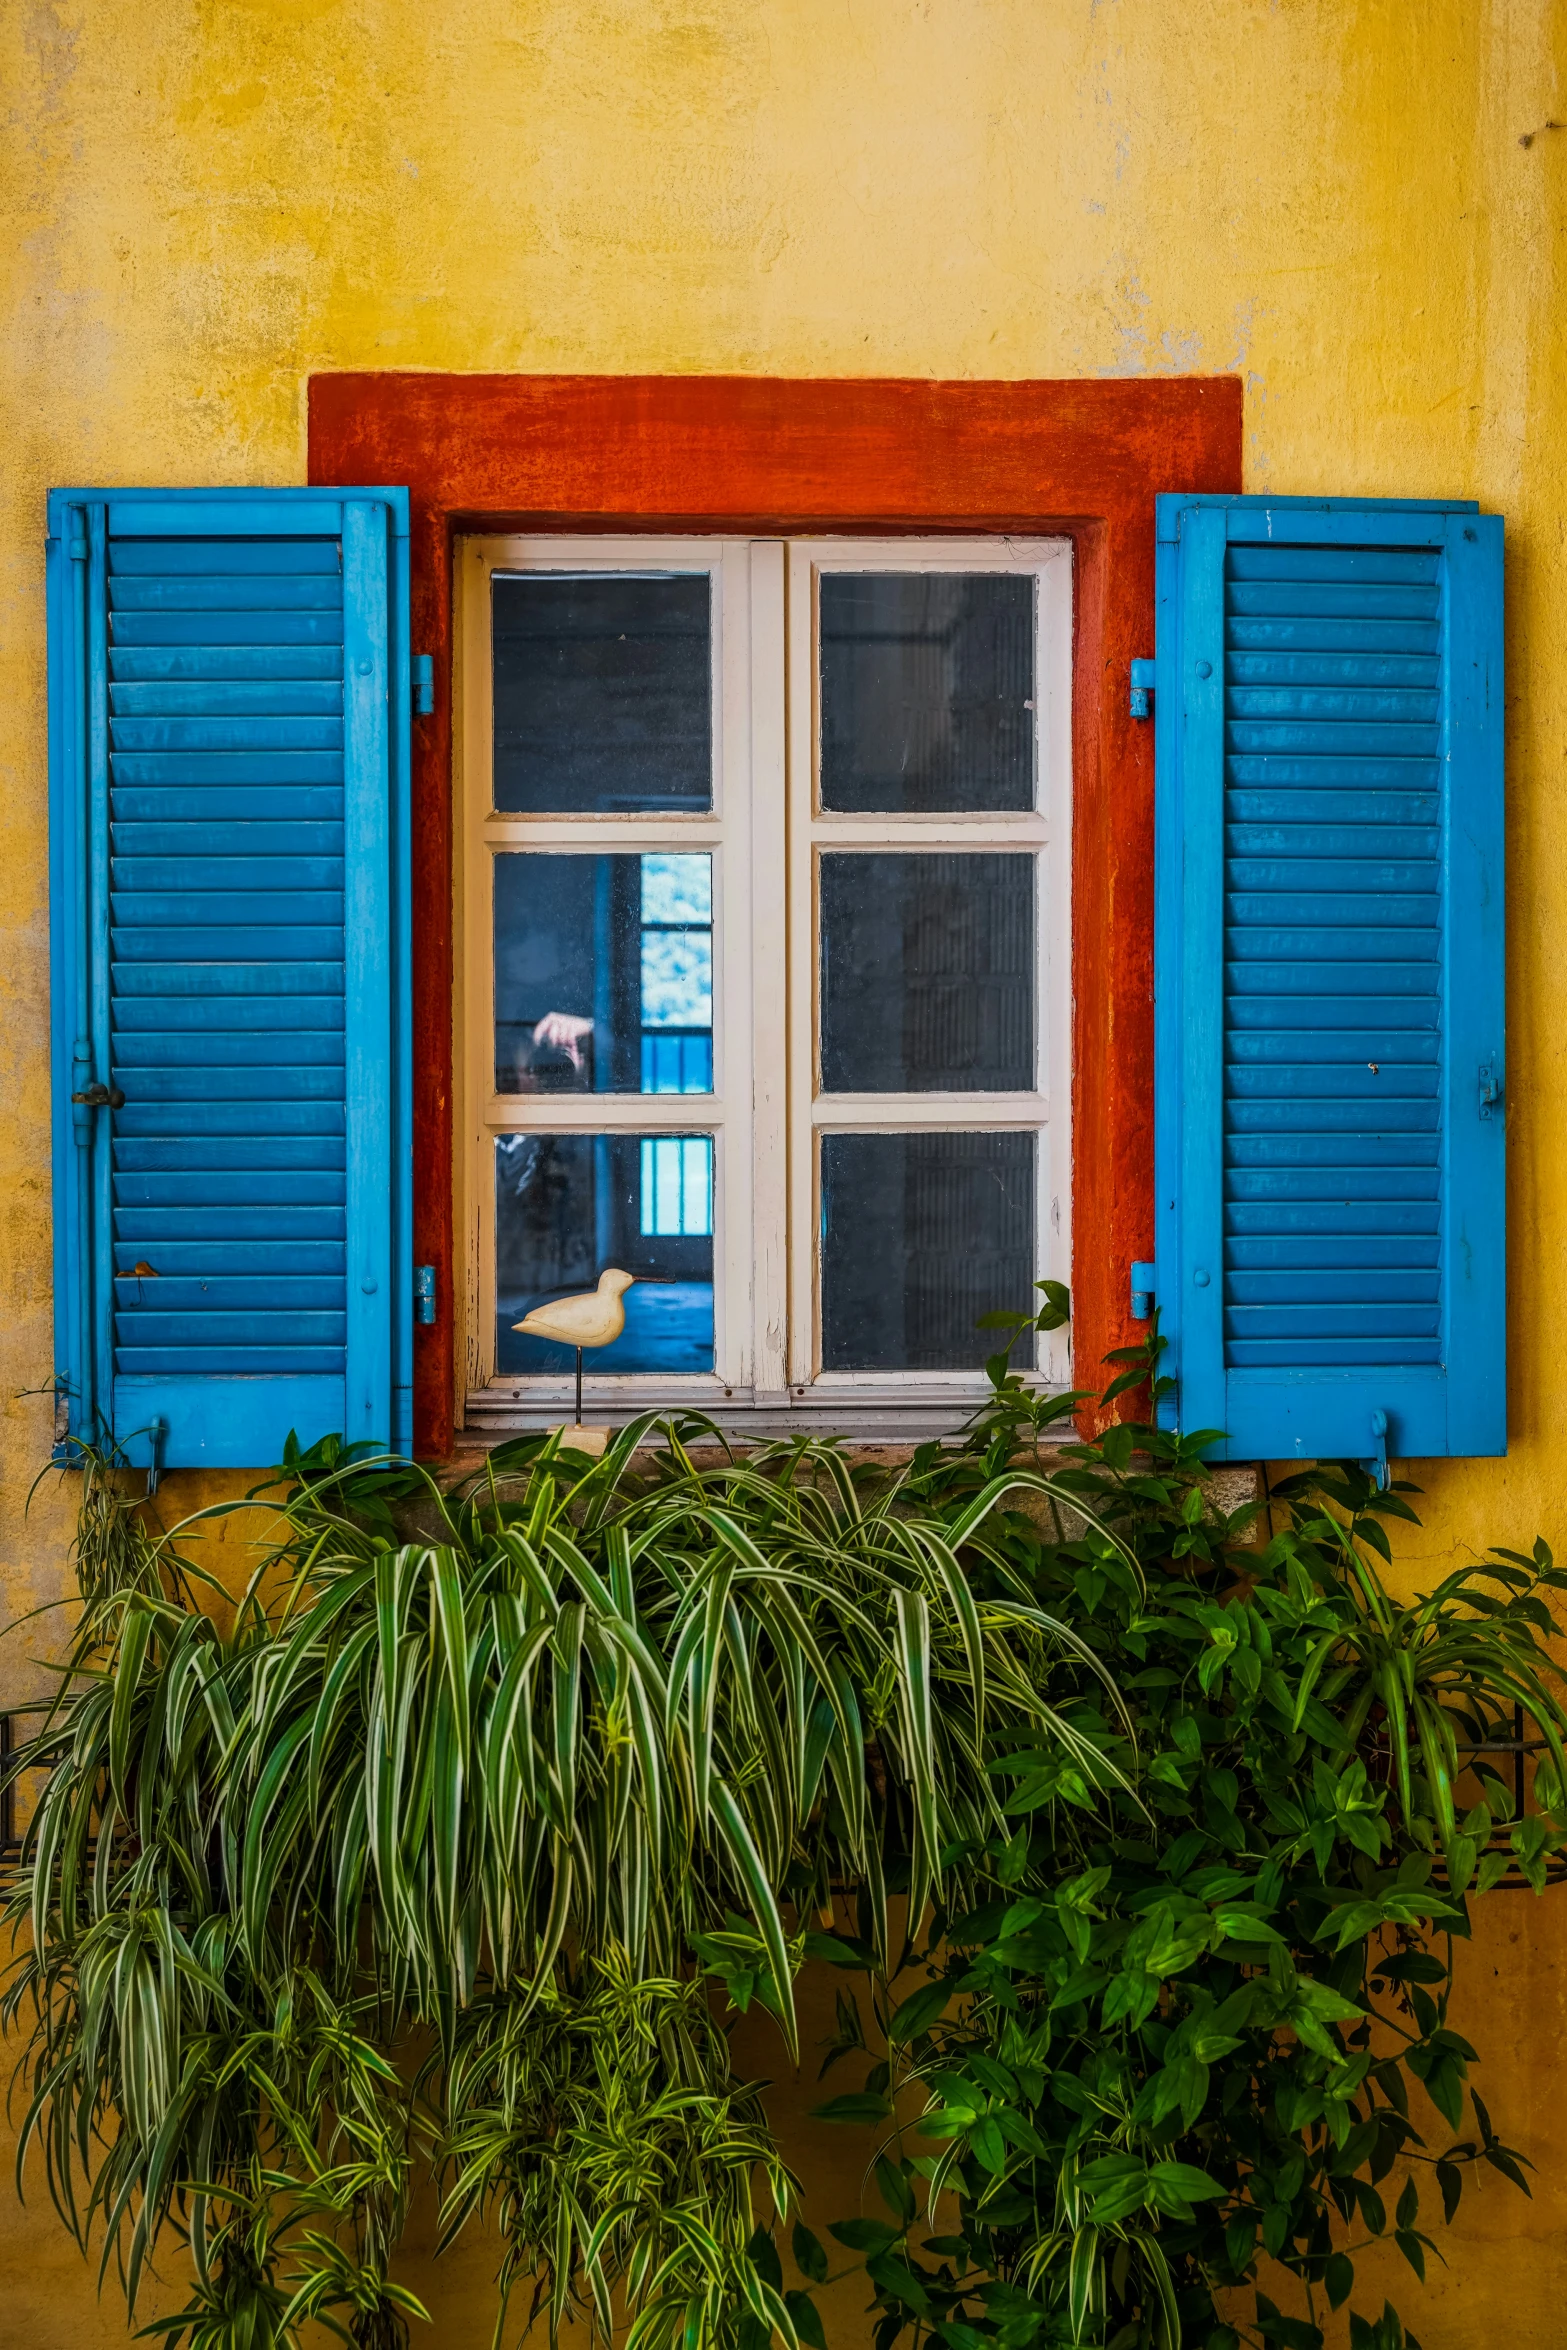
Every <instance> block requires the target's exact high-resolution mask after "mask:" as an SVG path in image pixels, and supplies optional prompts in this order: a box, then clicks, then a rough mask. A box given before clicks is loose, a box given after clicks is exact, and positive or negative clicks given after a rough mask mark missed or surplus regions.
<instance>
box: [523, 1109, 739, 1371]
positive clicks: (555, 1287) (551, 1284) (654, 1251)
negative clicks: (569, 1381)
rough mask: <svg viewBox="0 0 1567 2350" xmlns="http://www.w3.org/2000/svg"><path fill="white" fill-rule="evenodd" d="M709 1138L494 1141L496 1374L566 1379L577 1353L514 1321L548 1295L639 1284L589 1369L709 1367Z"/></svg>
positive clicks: (591, 1356)
mask: <svg viewBox="0 0 1567 2350" xmlns="http://www.w3.org/2000/svg"><path fill="white" fill-rule="evenodd" d="M712 1232H713V1144H712V1137H711V1136H710V1135H705V1134H701V1135H647V1134H508V1135H501V1136H499V1137H498V1138H497V1140H496V1145H495V1287H496V1300H495V1324H496V1328H495V1345H496V1355H495V1362H496V1369H497V1370H498V1371H499V1372H501V1373H502V1374H503V1375H506V1374H513V1375H515V1374H519V1373H520V1374H531V1375H533V1376H535V1377H538V1376H546V1375H548V1374H550V1373H560V1372H569V1371H571V1370H573V1369H574V1368H575V1364H576V1355H575V1353H574V1352H573V1350H572V1349H571V1348H570V1347H567V1346H558V1345H555V1344H554V1343H553V1342H551V1341H550V1340H548V1339H542V1338H529V1337H524V1336H523V1335H522V1333H521V1332H520V1331H517V1330H514V1329H513V1328H512V1324H513V1323H514V1322H520V1321H521V1320H522V1318H523V1316H524V1315H525V1314H527V1313H529V1312H531V1310H532V1309H533V1307H534V1306H538V1305H543V1304H544V1303H545V1302H546V1301H547V1300H548V1299H551V1298H559V1297H572V1296H575V1295H576V1294H577V1293H578V1292H579V1291H582V1290H586V1289H593V1288H595V1287H596V1286H597V1283H598V1278H599V1275H600V1274H601V1273H602V1272H604V1271H606V1270H607V1269H608V1268H609V1267H610V1266H611V1265H618V1266H619V1267H620V1268H621V1270H622V1271H623V1272H626V1273H630V1274H632V1275H634V1276H635V1286H634V1287H632V1288H631V1289H629V1290H628V1291H627V1292H626V1297H625V1312H626V1326H625V1329H624V1330H623V1331H622V1333H621V1335H620V1337H619V1338H617V1339H616V1340H615V1341H614V1342H613V1344H612V1345H610V1346H605V1347H598V1348H595V1349H593V1350H592V1351H591V1352H589V1353H587V1354H586V1355H585V1356H584V1358H583V1368H584V1371H585V1372H586V1373H587V1374H588V1375H589V1376H590V1377H591V1376H592V1375H593V1374H595V1373H597V1374H600V1375H608V1376H613V1377H619V1376H622V1375H624V1374H625V1373H628V1372H650V1371H657V1372H667V1373H671V1374H674V1373H679V1372H702V1371H711V1370H712V1368H713V1239H712Z"/></svg>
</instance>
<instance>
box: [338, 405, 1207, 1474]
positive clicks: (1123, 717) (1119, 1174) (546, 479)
mask: <svg viewBox="0 0 1567 2350" xmlns="http://www.w3.org/2000/svg"><path fill="white" fill-rule="evenodd" d="M309 470H310V480H311V481H312V482H320V483H326V482H348V483H382V482H385V483H393V482H399V483H406V484H407V485H408V489H409V492H410V497H411V502H412V557H413V646H414V650H415V651H416V652H421V653H432V654H433V655H434V656H435V680H436V685H435V714H434V716H433V717H430V718H423V719H418V720H416V721H415V725H414V768H413V795H414V797H413V919H414V968H413V994H414V1252H415V1255H416V1257H417V1259H418V1261H419V1262H421V1263H426V1264H433V1265H434V1266H435V1267H436V1268H437V1280H438V1283H439V1294H440V1296H441V1297H442V1299H443V1300H445V1301H446V1302H447V1306H448V1310H445V1311H443V1312H441V1314H440V1316H439V1318H438V1320H437V1321H436V1322H435V1324H434V1325H433V1326H431V1327H429V1328H421V1329H419V1330H418V1331H417V1332H416V1339H417V1346H418V1353H417V1357H416V1363H415V1395H414V1439H415V1444H416V1446H417V1448H418V1450H419V1452H420V1453H421V1454H422V1455H423V1456H424V1457H426V1458H444V1457H445V1456H446V1455H447V1454H449V1452H450V1451H451V1448H452V1440H453V1426H454V1412H455V1409H456V1403H457V1392H458V1390H457V1380H458V1365H457V1364H456V1362H455V1360H454V1352H453V1342H452V1319H451V1314H450V1311H449V1300H450V1294H451V1284H452V1282H453V1281H454V1280H455V1279H458V1278H461V1277H462V1276H461V1274H460V1273H459V1271H458V1269H457V1267H456V1262H455V1227H454V1213H453V1183H454V1157H453V1134H452V1016H451V1005H452V871H453V839H452V824H453V814H452V763H451V742H452V735H451V652H452V647H451V615H452V594H451V579H452V567H451V556H452V541H453V538H454V537H455V535H456V534H457V533H459V532H461V531H465V530H470V529H475V528H483V529H486V530H496V529H506V530H572V531H581V530H592V529H595V528H600V527H602V528H604V529H615V530H627V529H631V530H636V529H644V530H660V531H669V530H690V531H715V532H720V531H721V532H727V533H732V534H736V535H742V536H744V535H751V536H758V537H760V536H792V535H796V534H802V533H806V532H832V531H844V532H857V533H860V534H870V533H876V532H897V531H910V532H915V531H921V532H933V531H941V530H952V531H967V532H976V531H1000V530H1010V531H1018V532H1026V533H1029V534H1034V535H1037V534H1041V533H1045V532H1049V533H1062V534H1066V535H1070V537H1071V538H1072V539H1073V541H1074V542H1075V565H1076V569H1075V583H1076V584H1075V609H1074V616H1073V712H1072V750H1073V784H1072V790H1073V855H1072V903H1073V947H1072V968H1073V992H1074V1013H1073V1026H1074V1078H1073V1096H1072V1119H1073V1126H1072V1132H1073V1153H1074V1168H1075V1173H1074V1180H1073V1210H1072V1230H1073V1258H1074V1262H1073V1293H1074V1309H1075V1310H1074V1316H1073V1320H1074V1341H1075V1354H1076V1360H1077V1364H1078V1378H1079V1380H1080V1381H1081V1382H1082V1383H1084V1384H1089V1383H1091V1382H1092V1380H1093V1378H1094V1376H1095V1372H1096V1368H1097V1365H1098V1363H1099V1361H1100V1359H1101V1357H1102V1356H1103V1355H1104V1354H1105V1352H1106V1351H1107V1349H1108V1348H1110V1347H1112V1346H1116V1345H1121V1344H1125V1343H1126V1342H1127V1340H1128V1338H1129V1336H1130V1335H1131V1328H1130V1325H1129V1323H1128V1320H1127V1309H1128V1281H1127V1269H1128V1266H1129V1265H1130V1263H1131V1261H1132V1259H1133V1258H1134V1257H1147V1256H1151V1255H1152V1253H1153V1122H1152V1073H1153V1017H1152V997H1151V986H1152V945H1153V937H1152V933H1153V739H1152V736H1153V729H1152V727H1151V726H1147V725H1139V724H1137V723H1136V722H1134V721H1133V720H1132V719H1131V718H1130V716H1129V715H1128V709H1127V664H1128V663H1129V662H1130V661H1131V660H1132V658H1133V656H1134V655H1138V654H1149V653H1152V651H1153V637H1154V503H1153V502H1154V495H1155V493H1156V491H1159V490H1219V491H1223V490H1239V488H1240V486H1241V384H1240V379H1239V378H1238V377H1235V376H1177V377H1166V378H1159V379H1154V380H1148V379H1141V380H1136V381H1119V380H1117V381H1112V382H1105V381H1066V382H1055V383H1045V382H1036V383H933V382H922V381H917V380H880V379H874V378H865V379H848V380H838V381H825V380H794V379H783V378H776V377H756V376H689V375H688V376H550V375H416V374H381V373H366V374H344V375H318V376H314V377H312V378H311V382H310V456H309Z"/></svg>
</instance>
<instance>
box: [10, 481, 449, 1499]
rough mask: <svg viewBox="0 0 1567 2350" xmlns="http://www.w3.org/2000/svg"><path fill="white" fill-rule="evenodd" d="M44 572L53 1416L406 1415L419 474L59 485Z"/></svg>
mask: <svg viewBox="0 0 1567 2350" xmlns="http://www.w3.org/2000/svg"><path fill="white" fill-rule="evenodd" d="M78 545H79V547H80V555H79V556H77V555H75V554H73V547H75V546H78ZM49 583H50V632H51V645H50V721H51V751H50V774H51V826H52V840H51V890H52V893H53V896H52V907H53V929H52V937H53V945H52V955H53V961H52V976H53V986H54V1063H53V1066H54V1084H55V1101H56V1117H55V1162H56V1167H55V1172H56V1198H57V1202H58V1203H59V1206H60V1212H59V1214H58V1216H57V1224H56V1296H57V1342H56V1343H57V1356H58V1371H59V1375H60V1377H61V1379H62V1381H63V1382H64V1383H65V1384H66V1385H67V1386H68V1388H69V1389H70V1390H71V1393H72V1398H73V1400H72V1403H71V1410H70V1421H69V1425H70V1429H71V1431H72V1433H76V1434H87V1433H91V1432H97V1433H102V1432H104V1431H106V1430H109V1429H112V1430H113V1432H114V1434H115V1435H116V1436H117V1437H118V1438H119V1440H120V1441H121V1442H122V1443H124V1444H125V1445H126V1447H127V1450H128V1452H129V1454H130V1457H131V1458H132V1459H134V1460H137V1461H140V1462H145V1463H146V1464H147V1465H148V1466H149V1467H151V1466H154V1465H162V1466H170V1467H178V1466H182V1465H186V1464H190V1463H197V1462H200V1463H204V1464H207V1465H211V1466H234V1467H259V1466H264V1465H266V1464H267V1463H269V1462H271V1461H274V1460H276V1459H277V1458H278V1457H279V1455H280V1453H281V1450H282V1446H283V1442H284V1439H285V1438H286V1436H287V1435H288V1433H289V1430H290V1429H291V1428H292V1429H295V1430H297V1432H298V1434H299V1435H300V1437H301V1438H302V1439H303V1440H304V1441H306V1442H309V1441H311V1440H313V1439H314V1438H315V1437H316V1436H319V1435H322V1434H324V1433H326V1432H328V1431H329V1430H344V1431H346V1432H347V1433H348V1434H349V1435H350V1436H353V1437H356V1438H357V1437H366V1438H370V1439H372V1440H374V1441H377V1442H383V1443H384V1442H389V1441H390V1442H394V1443H399V1444H402V1445H406V1443H407V1441H408V1436H409V1427H410V1414H409V1409H408V1403H409V1390H410V1364H411V1348H412V1332H411V1322H412V1263H411V1258H412V1247H411V1213H412V1203H411V1199H410V1197H409V1192H410V1169H411V1148H410V1130H409V1099H410V1085H409V1077H410V1064H409V1054H410V1049H411V1048H410V1021H409V1010H408V1007H409V994H410V990H409V984H408V951H409V941H408V873H407V860H408V779H409V758H408V714H409V694H408V653H407V619H406V609H407V593H408V570H407V498H406V494H405V493H404V492H402V491H397V490H366V491H345V492H331V493H329V492H322V491H314V490H312V491H298V490H280V491H267V492H257V491H242V492H231V493H224V492H212V491H199V492H176V491H154V492H138V491H122V490H111V491H99V492H82V491H57V492H55V493H54V494H53V495H52V497H51V501H50V545H49ZM111 1089H112V1090H111ZM89 1091H91V1092H92V1094H93V1099H92V1100H91V1101H90V1102H87V1103H83V1102H73V1100H72V1098H71V1097H72V1096H73V1095H76V1094H83V1093H88V1092H89ZM121 1093H123V1101H121V1100H119V1098H118V1097H119V1095H120V1094H121ZM111 1104H112V1105H113V1106H110V1105H111ZM138 1268H143V1269H141V1270H138ZM155 1431H156V1433H154V1432H155ZM154 1453H156V1462H155V1461H154V1457H153V1456H154Z"/></svg>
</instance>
